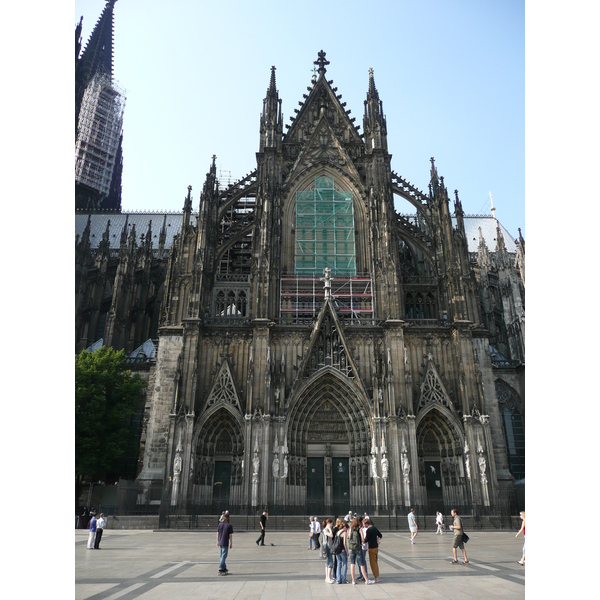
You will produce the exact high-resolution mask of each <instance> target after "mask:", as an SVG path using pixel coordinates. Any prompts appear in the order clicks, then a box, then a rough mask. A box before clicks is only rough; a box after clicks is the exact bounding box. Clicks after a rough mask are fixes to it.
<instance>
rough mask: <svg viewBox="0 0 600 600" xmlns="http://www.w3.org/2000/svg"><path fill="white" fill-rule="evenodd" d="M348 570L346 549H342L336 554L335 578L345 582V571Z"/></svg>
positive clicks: (339, 581)
mask: <svg viewBox="0 0 600 600" xmlns="http://www.w3.org/2000/svg"><path fill="white" fill-rule="evenodd" d="M347 572H348V557H347V556H346V551H345V550H342V551H341V552H340V553H339V554H338V555H337V573H336V580H337V582H338V583H346V573H347Z"/></svg>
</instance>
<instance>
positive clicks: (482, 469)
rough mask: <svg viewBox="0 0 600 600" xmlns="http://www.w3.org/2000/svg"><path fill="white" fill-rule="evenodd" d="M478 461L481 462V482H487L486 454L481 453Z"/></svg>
mask: <svg viewBox="0 0 600 600" xmlns="http://www.w3.org/2000/svg"><path fill="white" fill-rule="evenodd" d="M477 462H478V464H479V473H480V474H481V483H487V476H486V474H485V468H486V464H485V456H483V454H480V455H479V458H478V459H477Z"/></svg>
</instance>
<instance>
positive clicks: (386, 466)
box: [381, 454, 390, 481]
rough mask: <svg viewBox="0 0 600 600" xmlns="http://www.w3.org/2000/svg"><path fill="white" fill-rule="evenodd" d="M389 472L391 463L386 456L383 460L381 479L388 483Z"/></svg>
mask: <svg viewBox="0 0 600 600" xmlns="http://www.w3.org/2000/svg"><path fill="white" fill-rule="evenodd" d="M389 472H390V463H389V461H388V459H387V458H386V456H385V454H384V455H383V457H382V458H381V477H382V479H384V480H386V481H387V478H388V475H389Z"/></svg>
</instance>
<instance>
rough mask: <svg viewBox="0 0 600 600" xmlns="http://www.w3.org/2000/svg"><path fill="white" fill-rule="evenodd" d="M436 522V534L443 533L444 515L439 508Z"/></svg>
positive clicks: (436, 512)
mask: <svg viewBox="0 0 600 600" xmlns="http://www.w3.org/2000/svg"><path fill="white" fill-rule="evenodd" d="M435 524H436V525H437V531H436V532H435V535H438V534H439V535H442V534H443V533H444V516H443V515H442V513H441V512H440V511H439V510H436V511H435Z"/></svg>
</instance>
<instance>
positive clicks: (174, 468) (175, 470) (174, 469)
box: [173, 453, 181, 478]
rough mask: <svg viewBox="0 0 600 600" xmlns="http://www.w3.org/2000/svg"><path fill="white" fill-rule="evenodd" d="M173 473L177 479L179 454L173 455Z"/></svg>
mask: <svg viewBox="0 0 600 600" xmlns="http://www.w3.org/2000/svg"><path fill="white" fill-rule="evenodd" d="M173 473H174V475H175V477H177V478H179V474H180V473H181V454H179V453H177V454H176V455H175V462H174V463H173Z"/></svg>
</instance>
